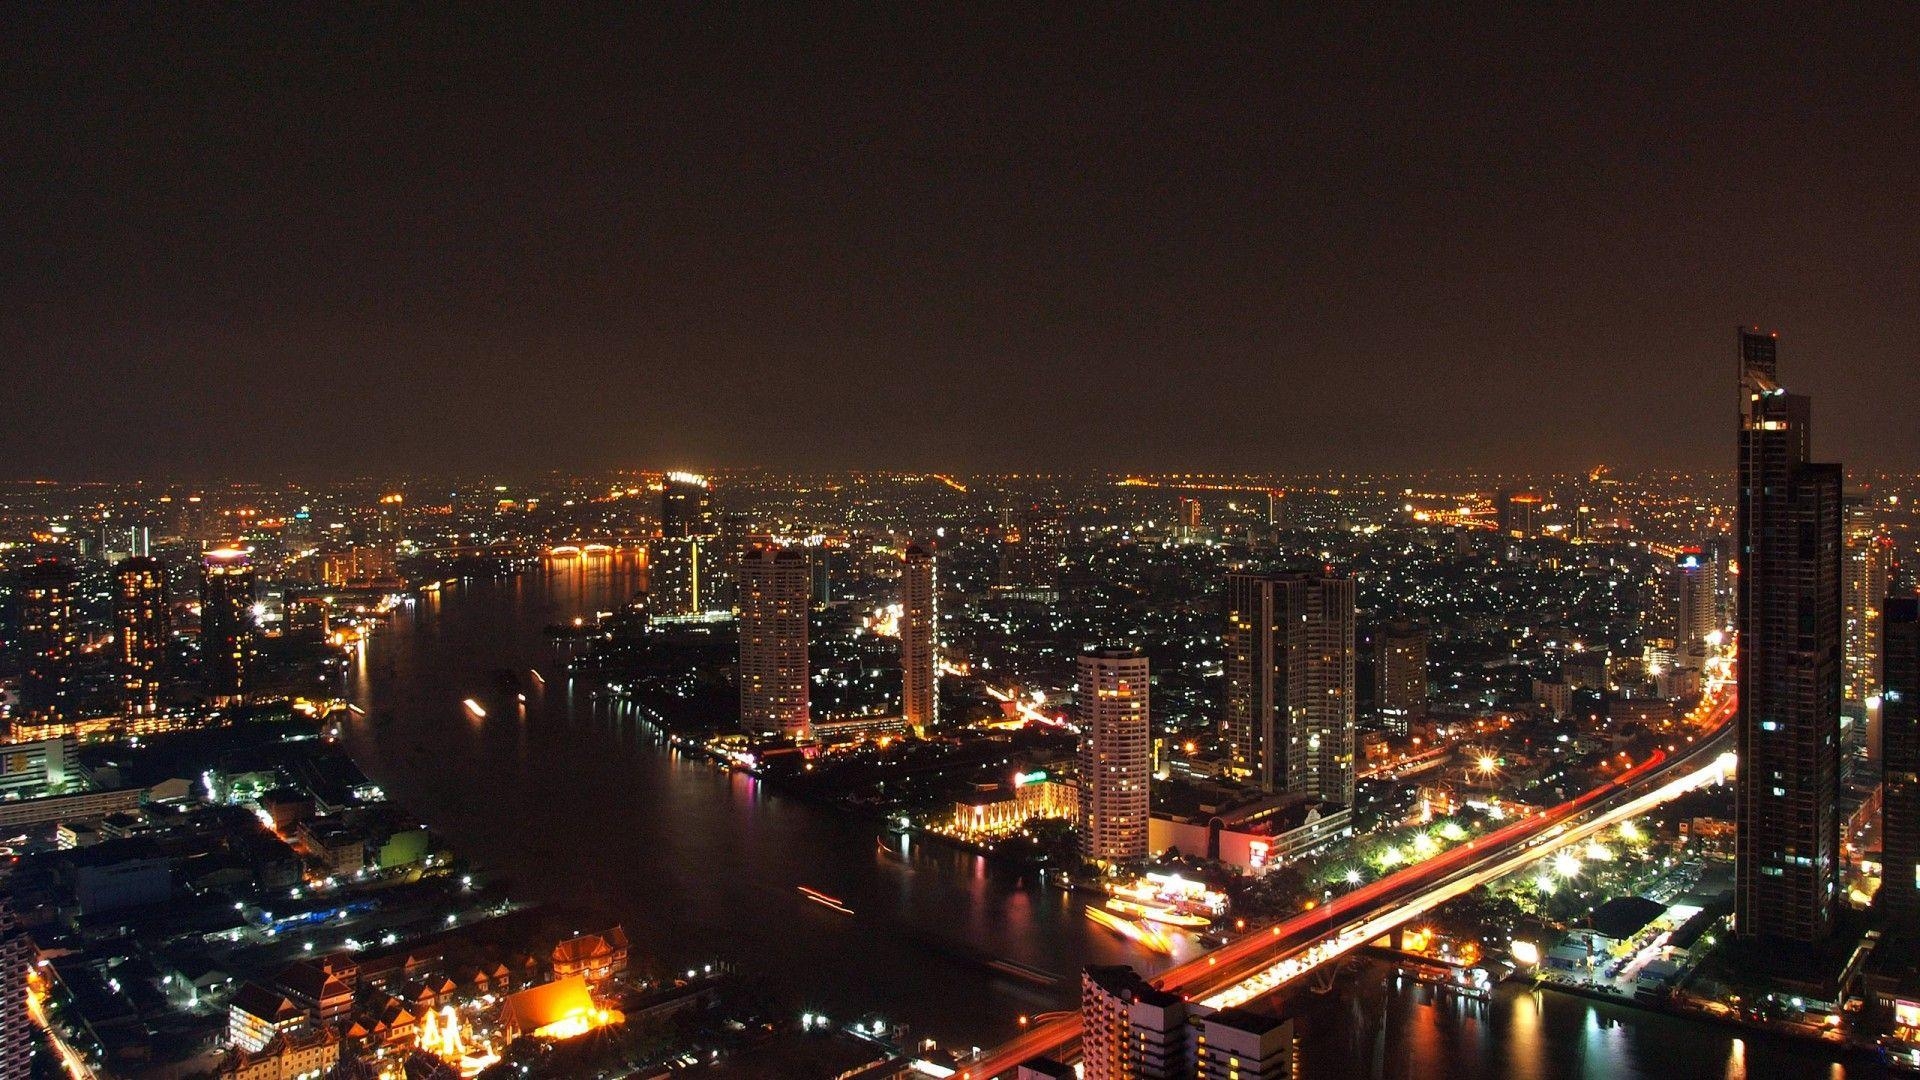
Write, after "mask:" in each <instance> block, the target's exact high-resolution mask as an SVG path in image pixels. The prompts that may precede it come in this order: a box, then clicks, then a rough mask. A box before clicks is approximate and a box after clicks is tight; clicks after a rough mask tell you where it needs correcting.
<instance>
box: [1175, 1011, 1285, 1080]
mask: <svg viewBox="0 0 1920 1080" xmlns="http://www.w3.org/2000/svg"><path fill="white" fill-rule="evenodd" d="M1193 1064H1194V1070H1193V1075H1194V1077H1195V1078H1196V1080H1293V1076H1294V1069H1295V1067H1296V1065H1297V1064H1298V1062H1297V1059H1296V1058H1295V1056H1294V1052H1293V1021H1291V1020H1287V1019H1283V1018H1281V1017H1278V1016H1270V1015H1267V1014H1266V1013H1258V1012H1253V1011H1251V1010H1248V1009H1223V1010H1221V1011H1220V1012H1216V1013H1210V1014H1208V1015H1206V1016H1202V1017H1200V1018H1198V1019H1197V1020H1195V1021H1194V1022H1193Z"/></svg>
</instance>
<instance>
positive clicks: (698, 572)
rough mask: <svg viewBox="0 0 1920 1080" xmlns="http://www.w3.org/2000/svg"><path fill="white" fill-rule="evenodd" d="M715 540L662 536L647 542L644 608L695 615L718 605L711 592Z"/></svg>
mask: <svg viewBox="0 0 1920 1080" xmlns="http://www.w3.org/2000/svg"><path fill="white" fill-rule="evenodd" d="M717 546H718V545H717V541H716V539H714V538H709V537H704V536H663V537H660V538H659V539H657V540H653V541H650V542H649V543H648V544H647V610H648V611H649V612H651V613H653V614H655V615H698V614H700V613H701V612H704V611H711V610H715V609H716V608H717V606H718V605H717V597H716V596H715V595H714V585H715V584H716V580H715V578H716V575H715V573H714V562H715V557H716V556H717V554H718V551H717Z"/></svg>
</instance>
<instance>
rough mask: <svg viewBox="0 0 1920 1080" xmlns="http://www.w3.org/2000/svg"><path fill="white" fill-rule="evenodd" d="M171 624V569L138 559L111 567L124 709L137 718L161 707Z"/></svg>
mask: <svg viewBox="0 0 1920 1080" xmlns="http://www.w3.org/2000/svg"><path fill="white" fill-rule="evenodd" d="M172 633H173V620H172V615H171V612H170V611H169V609H168V607H167V569H166V567H164V566H162V565H160V562H159V561H158V560H156V559H150V558H146V557H144V556H139V555H136V556H134V557H133V558H130V559H122V560H120V562H119V563H118V564H117V565H115V566H114V568H113V638H114V641H113V644H114V658H115V660H116V661H117V662H118V666H119V676H120V700H121V707H122V708H124V709H125V710H126V711H127V712H128V713H130V714H134V715H148V714H151V713H154V712H156V711H158V710H159V708H160V681H161V678H162V677H163V675H164V673H165V671H166V664H167V643H168V641H169V640H170V639H171V637H172Z"/></svg>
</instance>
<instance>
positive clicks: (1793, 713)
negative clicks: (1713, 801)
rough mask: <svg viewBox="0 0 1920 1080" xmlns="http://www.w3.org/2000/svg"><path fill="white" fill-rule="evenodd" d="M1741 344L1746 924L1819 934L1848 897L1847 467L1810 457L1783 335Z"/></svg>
mask: <svg viewBox="0 0 1920 1080" xmlns="http://www.w3.org/2000/svg"><path fill="white" fill-rule="evenodd" d="M1739 343H1740V388H1741V399H1742V408H1741V424H1740V454H1739V472H1738V492H1737V496H1738V512H1737V520H1736V542H1737V543H1738V545H1739V562H1740V574H1739V585H1738V602H1737V612H1738V614H1737V623H1738V629H1739V648H1740V657H1739V673H1738V678H1739V716H1738V720H1737V723H1738V725H1739V727H1738V732H1737V735H1738V739H1739V754H1740V771H1739V776H1738V779H1737V783H1736V787H1735V800H1736V813H1735V819H1736V825H1737V830H1738V831H1737V839H1736V844H1735V858H1734V862H1735V875H1736V888H1735V895H1734V927H1735V931H1736V933H1738V934H1739V935H1740V937H1742V938H1744V939H1750V940H1751V939H1766V940H1769V941H1778V942H1785V943H1796V944H1800V945H1813V944H1815V943H1818V942H1820V941H1821V940H1823V939H1824V938H1826V936H1827V935H1828V933H1829V932H1830V931H1831V930H1832V927H1833V920H1834V909H1835V906H1836V904H1837V902H1838V899H1839V880H1840V879H1839V850H1840V813H1839V810H1838V801H1839V784H1840V683H1841V670H1840V669H1841V649H1840V609H1841V603H1840V591H1841V588H1840V585H1841V583H1840V577H1841V574H1840V549H1841V538H1840V519H1841V504H1840V492H1841V473H1840V466H1838V465H1833V464H1815V463H1814V462H1813V461H1812V457H1811V450H1812V438H1811V431H1810V423H1809V421H1810V417H1811V412H1812V409H1811V405H1810V402H1809V401H1808V399H1807V398H1805V397H1803V396H1800V395H1796V394H1789V393H1787V392H1786V391H1785V390H1784V389H1782V388H1781V387H1780V385H1779V375H1778V361H1777V353H1776V340H1775V337H1774V335H1771V334H1761V333H1759V332H1758V331H1748V330H1742V331H1741V332H1740V339H1739Z"/></svg>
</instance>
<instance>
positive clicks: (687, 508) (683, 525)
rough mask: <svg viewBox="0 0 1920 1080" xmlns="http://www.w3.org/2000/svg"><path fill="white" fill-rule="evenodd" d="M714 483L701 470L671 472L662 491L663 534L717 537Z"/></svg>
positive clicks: (666, 535) (717, 526) (718, 529)
mask: <svg viewBox="0 0 1920 1080" xmlns="http://www.w3.org/2000/svg"><path fill="white" fill-rule="evenodd" d="M719 532H720V528H719V525H718V523H717V521H716V519H715V517H714V514H713V482H712V481H710V480H708V479H707V478H706V477H704V476H701V475H700V474H698V473H690V472H670V473H668V474H667V481H666V487H665V489H664V490H662V491H661V493H660V535H661V536H665V537H681V536H715V535H718V534H719Z"/></svg>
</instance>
